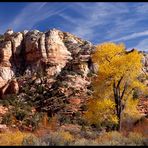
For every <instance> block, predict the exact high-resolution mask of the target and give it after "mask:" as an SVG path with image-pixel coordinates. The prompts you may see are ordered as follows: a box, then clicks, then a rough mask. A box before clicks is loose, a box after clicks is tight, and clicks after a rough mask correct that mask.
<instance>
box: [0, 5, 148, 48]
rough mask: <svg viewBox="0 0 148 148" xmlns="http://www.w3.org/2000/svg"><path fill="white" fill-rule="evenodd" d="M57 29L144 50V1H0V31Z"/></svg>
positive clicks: (147, 17) (147, 16)
mask: <svg viewBox="0 0 148 148" xmlns="http://www.w3.org/2000/svg"><path fill="white" fill-rule="evenodd" d="M7 28H13V30H14V31H23V30H25V29H27V30H33V29H38V30H40V31H47V30H49V29H52V28H57V29H60V30H62V31H65V32H70V33H73V34H75V35H76V36H78V37H80V38H83V39H86V40H88V41H91V42H92V43H94V44H100V43H103V42H108V41H112V42H115V43H120V42H123V43H125V45H126V47H127V48H128V49H131V48H137V49H139V50H145V51H148V3H144V2H92V3H91V2H87V3H86V2H85V3H84V2H69V3H68V2H3V3H2V2H1V3H0V33H4V32H5V31H6V30H7Z"/></svg>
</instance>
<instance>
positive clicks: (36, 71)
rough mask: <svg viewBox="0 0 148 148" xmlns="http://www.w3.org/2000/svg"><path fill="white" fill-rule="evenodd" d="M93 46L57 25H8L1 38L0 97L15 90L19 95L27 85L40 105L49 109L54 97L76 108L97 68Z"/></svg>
mask: <svg viewBox="0 0 148 148" xmlns="http://www.w3.org/2000/svg"><path fill="white" fill-rule="evenodd" d="M94 49H95V46H94V45H92V44H91V43H90V42H88V41H85V40H83V39H80V38H78V37H76V36H74V35H72V34H70V33H67V32H62V31H60V30H56V29H52V30H49V31H47V32H44V33H43V32H40V31H38V30H33V31H27V30H25V31H23V32H13V30H11V29H9V30H8V31H7V32H6V33H5V34H4V39H3V40H1V42H0V91H1V96H0V97H1V98H3V99H4V98H5V96H6V95H7V94H14V93H15V94H18V95H19V96H20V97H22V96H24V95H25V92H24V88H26V87H27V85H28V93H29V94H30V96H31V97H33V95H34V98H35V99H37V100H39V106H40V108H41V109H43V108H45V107H46V109H47V110H52V109H53V108H51V106H54V105H55V106H56V105H57V103H55V104H54V102H55V99H53V98H55V97H57V98H60V100H59V101H62V102H63V101H64V102H67V103H69V104H71V106H68V107H67V110H69V111H70V112H72V111H77V107H80V104H81V103H82V102H83V101H84V100H85V97H86V96H87V95H88V94H89V91H90V90H89V89H88V88H89V85H90V78H89V77H88V75H89V74H90V73H93V72H95V71H96V69H95V66H94V65H93V63H92V61H91V56H90V55H91V53H92V52H93V51H94ZM35 86H36V88H35ZM40 88H44V91H43V92H42V98H43V100H44V101H42V102H40V101H41V100H42V99H41V95H40V94H39V93H38V90H39V89H40ZM45 88H46V89H45ZM26 98H27V96H26ZM80 98H81V99H80ZM86 98H87V97H86ZM30 99H31V98H30ZM56 102H57V100H56ZM55 106H54V108H56V107H55ZM65 108H66V107H65ZM56 109H57V108H56Z"/></svg>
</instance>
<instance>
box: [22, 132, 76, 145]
mask: <svg viewBox="0 0 148 148" xmlns="http://www.w3.org/2000/svg"><path fill="white" fill-rule="evenodd" d="M73 140H74V138H73V136H72V135H71V134H70V133H69V132H65V131H59V132H50V134H46V135H44V136H42V137H41V138H36V137H28V138H25V139H24V140H23V145H46V146H62V145H70V143H72V142H73Z"/></svg>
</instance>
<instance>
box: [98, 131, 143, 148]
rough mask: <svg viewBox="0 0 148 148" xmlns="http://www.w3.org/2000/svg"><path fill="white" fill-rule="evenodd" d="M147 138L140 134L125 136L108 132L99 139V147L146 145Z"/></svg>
mask: <svg viewBox="0 0 148 148" xmlns="http://www.w3.org/2000/svg"><path fill="white" fill-rule="evenodd" d="M144 142H145V138H144V137H143V136H142V135H141V134H138V133H130V134H129V135H128V136H123V135H122V133H119V132H116V131H114V132H108V133H105V134H103V135H101V136H99V137H98V144H99V145H131V146H132V145H133V146H134V145H136V146H138V145H144V144H145V143H144Z"/></svg>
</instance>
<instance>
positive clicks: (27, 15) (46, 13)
mask: <svg viewBox="0 0 148 148" xmlns="http://www.w3.org/2000/svg"><path fill="white" fill-rule="evenodd" d="M66 8H67V7H66V6H64V5H59V4H58V3H52V4H51V5H50V4H49V3H47V2H44V3H40V2H36V3H30V4H28V5H27V6H26V7H24V8H23V9H22V10H21V12H20V13H19V14H18V15H17V16H16V17H15V18H14V19H13V20H12V21H11V22H10V23H9V24H6V25H5V26H3V27H2V28H1V30H4V28H5V29H7V28H13V29H14V30H15V31H20V30H22V29H31V28H32V27H33V26H34V25H35V24H36V23H39V22H40V21H43V20H45V19H47V18H49V17H51V16H53V15H57V14H58V13H61V12H62V11H64V10H65V9H66ZM1 30H0V31H1Z"/></svg>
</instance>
